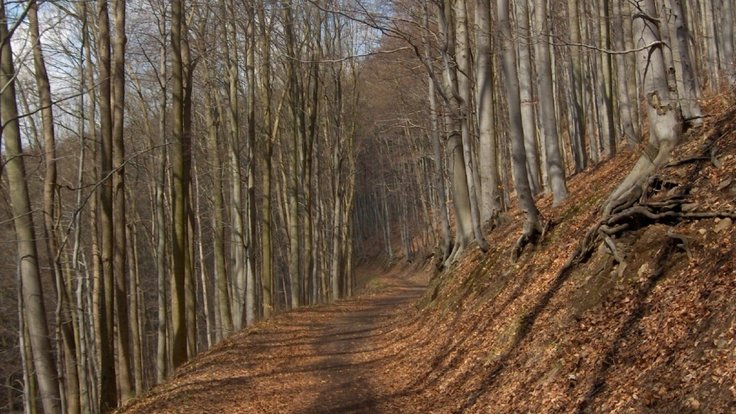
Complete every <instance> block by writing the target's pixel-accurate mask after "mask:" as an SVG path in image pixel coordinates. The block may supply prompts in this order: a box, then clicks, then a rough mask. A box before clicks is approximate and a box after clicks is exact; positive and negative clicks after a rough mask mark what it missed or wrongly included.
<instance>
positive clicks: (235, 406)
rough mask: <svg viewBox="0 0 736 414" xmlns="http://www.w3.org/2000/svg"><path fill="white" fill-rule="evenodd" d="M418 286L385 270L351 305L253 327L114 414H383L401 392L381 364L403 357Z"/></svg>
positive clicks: (420, 278)
mask: <svg viewBox="0 0 736 414" xmlns="http://www.w3.org/2000/svg"><path fill="white" fill-rule="evenodd" d="M426 279H427V274H426V272H423V271H417V270H416V269H413V268H411V269H409V268H392V269H390V270H389V271H387V272H386V273H383V274H379V275H378V276H376V277H374V278H372V279H371V280H370V281H369V283H368V288H367V289H365V291H364V292H362V293H360V294H358V295H356V296H354V297H352V298H348V299H345V300H341V301H339V302H337V303H335V304H331V305H319V306H313V307H306V308H301V309H298V310H295V311H292V312H288V313H285V314H282V315H280V316H278V317H277V318H275V319H274V320H272V321H268V322H264V323H260V324H258V325H256V326H255V327H253V328H250V329H248V330H245V331H242V332H240V333H238V334H236V335H233V336H232V337H230V338H228V339H227V340H225V341H224V342H223V343H222V344H220V345H218V346H216V347H215V348H214V349H213V350H211V351H209V352H206V353H204V354H203V355H201V356H199V357H198V358H196V359H195V360H193V361H192V362H190V363H189V364H187V365H185V366H184V367H183V368H182V369H181V370H179V371H178V372H177V374H176V376H175V377H174V378H172V379H171V380H170V381H168V382H166V383H165V384H163V385H161V386H159V387H156V388H154V389H153V390H151V392H150V393H148V394H147V395H146V396H144V397H142V398H139V399H137V400H135V402H134V403H133V404H132V405H129V406H126V407H124V409H123V410H121V412H124V413H154V412H156V413H161V412H182V413H194V412H197V413H270V412H272V413H276V412H278V413H287V412H288V413H338V412H340V413H343V412H366V413H367V412H371V413H376V412H382V411H383V410H382V409H381V407H385V406H386V404H387V403H388V404H390V403H389V402H388V401H386V400H387V399H389V398H390V397H391V396H392V395H396V391H395V390H396V388H395V387H397V386H401V385H402V384H401V380H397V378H396V375H395V374H397V373H396V372H393V371H391V372H386V366H387V365H386V360H388V359H391V358H396V357H399V356H400V355H401V354H402V353H404V352H408V350H407V349H406V348H407V346H406V344H405V342H406V341H404V339H406V338H405V337H404V336H403V335H404V333H405V329H404V328H406V327H407V325H410V324H411V322H412V321H413V320H414V318H412V315H416V310H415V306H414V303H415V302H416V300H417V299H418V298H419V297H420V296H421V294H422V293H423V292H424V290H425V288H426V282H427V280H426ZM404 385H406V384H404ZM402 388H403V387H402Z"/></svg>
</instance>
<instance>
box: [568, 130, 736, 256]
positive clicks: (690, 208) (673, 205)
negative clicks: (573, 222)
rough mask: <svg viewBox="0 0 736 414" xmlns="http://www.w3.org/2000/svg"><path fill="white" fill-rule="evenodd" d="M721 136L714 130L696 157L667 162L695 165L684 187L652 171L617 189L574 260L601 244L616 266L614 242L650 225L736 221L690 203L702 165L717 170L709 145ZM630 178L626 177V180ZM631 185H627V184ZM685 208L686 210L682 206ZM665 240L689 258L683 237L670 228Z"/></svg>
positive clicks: (734, 215)
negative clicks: (692, 190)
mask: <svg viewBox="0 0 736 414" xmlns="http://www.w3.org/2000/svg"><path fill="white" fill-rule="evenodd" d="M721 136H722V131H721V130H720V128H717V129H716V130H714V131H713V132H712V133H711V134H710V136H709V137H708V139H707V140H706V141H705V143H704V145H703V147H702V149H701V151H700V155H696V156H690V157H687V158H683V159H681V160H677V161H673V162H670V163H668V164H666V165H664V166H663V168H670V167H675V166H679V165H685V164H691V163H695V164H696V168H695V169H693V170H692V171H691V172H690V174H689V176H688V178H687V180H686V181H687V183H688V184H684V185H683V184H679V183H677V182H673V181H669V180H666V179H664V178H662V177H661V176H660V175H658V174H656V173H655V172H656V170H655V169H652V170H651V171H650V172H649V174H647V175H641V176H639V177H638V178H637V179H636V180H635V184H631V185H629V186H628V187H626V186H623V185H622V186H620V187H619V188H618V189H617V190H616V191H615V192H614V194H612V196H611V198H609V200H608V202H607V203H606V206H605V208H604V215H603V218H602V219H601V220H600V221H599V222H598V223H596V224H595V225H594V226H592V227H591V228H590V230H589V231H588V233H587V234H586V236H585V238H584V239H583V241H582V242H581V249H579V251H578V252H577V254H578V255H579V256H580V257H579V258H578V260H580V261H583V260H585V259H586V257H583V256H589V255H590V252H592V251H593V248H594V247H595V246H597V245H600V244H601V243H603V244H605V246H606V248H607V249H608V251H609V252H610V253H611V254H612V256H613V257H614V260H616V262H618V263H621V264H623V263H624V259H623V257H621V255H620V254H619V252H618V250H617V249H616V243H615V239H616V238H617V237H620V236H621V235H623V234H624V233H627V232H631V231H635V230H638V229H641V228H643V227H646V226H649V225H652V224H666V225H670V226H674V225H676V224H678V223H680V222H682V221H692V220H704V219H711V218H731V219H736V211H697V210H698V207H699V206H698V205H697V204H694V203H693V202H691V199H690V191H691V186H690V184H689V183H690V182H692V181H693V180H694V179H695V178H696V176H697V174H698V173H699V172H700V171H701V170H702V168H703V166H704V164H705V163H707V162H710V163H712V164H713V165H714V166H716V167H718V165H719V161H718V159H717V153H716V150H715V147H714V146H713V144H714V143H715V141H716V140H717V139H718V138H720V137H721ZM630 178H631V176H630V177H627V180H629V179H630ZM630 182H631V181H630ZM686 205H687V206H686ZM667 235H668V237H670V238H671V239H674V240H673V241H679V242H680V243H679V244H678V246H680V247H682V248H683V249H684V250H685V252H686V253H687V254H688V256H690V251H689V250H688V243H687V236H683V235H679V234H676V233H673V231H672V228H670V230H669V231H668V233H667Z"/></svg>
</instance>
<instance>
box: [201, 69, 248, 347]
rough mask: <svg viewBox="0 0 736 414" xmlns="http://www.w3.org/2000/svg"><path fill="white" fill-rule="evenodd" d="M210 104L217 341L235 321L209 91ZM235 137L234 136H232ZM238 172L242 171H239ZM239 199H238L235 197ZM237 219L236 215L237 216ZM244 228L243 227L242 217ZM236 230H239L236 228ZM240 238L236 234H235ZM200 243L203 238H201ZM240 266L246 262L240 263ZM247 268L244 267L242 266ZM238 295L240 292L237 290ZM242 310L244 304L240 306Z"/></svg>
mask: <svg viewBox="0 0 736 414" xmlns="http://www.w3.org/2000/svg"><path fill="white" fill-rule="evenodd" d="M205 71H206V73H207V75H206V76H207V78H208V83H209V85H210V90H214V91H215V93H217V88H216V86H215V85H214V82H213V80H212V79H211V78H210V70H209V68H207V64H205ZM206 101H207V106H208V107H209V108H212V109H211V110H209V111H205V119H206V122H207V156H208V157H209V163H210V170H211V171H212V180H213V184H212V186H213V195H212V198H213V200H214V205H213V209H214V211H213V213H212V243H213V254H214V257H215V299H216V301H215V303H216V304H217V313H218V315H219V318H218V319H219V321H220V324H219V325H218V326H217V328H216V331H217V332H216V338H217V339H218V340H220V339H223V338H227V337H228V336H230V334H232V332H233V320H232V316H231V314H230V302H229V298H230V296H229V293H228V277H227V269H226V266H225V217H224V215H223V212H224V209H225V205H224V204H225V203H224V201H223V196H222V170H221V168H220V166H221V165H222V161H221V160H220V156H219V154H220V152H219V149H218V146H217V142H218V141H219V139H218V133H217V131H218V127H219V123H220V120H219V111H218V110H217V108H219V107H220V105H216V104H215V103H214V102H213V99H212V98H211V96H210V94H207V96H206ZM231 139H232V137H231ZM231 167H232V168H240V167H239V166H238V165H237V164H235V165H232V166H231ZM238 175H239V174H238ZM235 185H237V186H238V187H240V182H237V183H233V186H235ZM236 202H239V200H236ZM233 214H234V215H235V216H236V217H239V216H240V209H239V208H236V209H234V211H233ZM235 219H236V220H237V218H235ZM240 221H241V230H242V220H240ZM234 231H237V230H235V229H234ZM236 237H237V236H236ZM200 243H201V241H200ZM233 248H234V249H239V248H240V247H239V245H238V244H236V245H235V246H233ZM240 265H241V266H243V265H244V263H241V264H240ZM236 270H240V269H237V266H236ZM243 270H244V269H243ZM236 296H237V293H236ZM239 311H240V312H242V306H241V307H240V309H239Z"/></svg>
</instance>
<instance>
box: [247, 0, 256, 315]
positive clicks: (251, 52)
mask: <svg viewBox="0 0 736 414" xmlns="http://www.w3.org/2000/svg"><path fill="white" fill-rule="evenodd" d="M248 14H249V15H248V18H249V23H248V29H247V37H248V38H249V40H248V46H247V51H246V77H247V81H248V85H249V86H250V89H249V91H248V167H247V171H248V172H247V174H248V194H247V195H246V198H247V200H246V208H247V217H248V223H247V228H248V235H247V240H248V247H247V250H246V255H247V257H246V260H247V263H246V266H247V275H246V286H245V324H246V326H250V325H252V324H253V323H254V322H255V320H256V317H257V314H258V311H257V309H258V307H257V303H256V297H257V296H256V265H255V264H256V246H255V244H256V241H257V239H258V237H257V235H256V227H257V222H256V189H255V186H256V184H255V183H256V181H255V166H256V161H255V154H256V152H255V146H256V87H255V85H256V75H255V65H256V60H255V49H256V40H255V33H256V29H255V11H254V10H253V9H252V8H251V9H249V10H248Z"/></svg>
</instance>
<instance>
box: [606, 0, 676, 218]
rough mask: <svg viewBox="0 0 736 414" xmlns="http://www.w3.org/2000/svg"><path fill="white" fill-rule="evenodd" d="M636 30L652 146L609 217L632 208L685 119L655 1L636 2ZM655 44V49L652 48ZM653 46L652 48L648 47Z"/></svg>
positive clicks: (612, 200)
mask: <svg viewBox="0 0 736 414" xmlns="http://www.w3.org/2000/svg"><path fill="white" fill-rule="evenodd" d="M633 7H634V14H633V16H632V17H633V19H634V22H633V29H634V39H636V47H637V48H638V49H641V50H640V51H639V52H637V54H636V56H637V62H636V67H637V70H638V72H639V76H640V78H641V79H643V84H642V89H643V92H644V95H645V98H646V102H645V104H646V106H647V115H648V117H649V125H650V127H649V144H648V145H647V147H646V148H645V150H644V153H643V154H642V155H641V157H640V158H639V160H638V161H637V163H636V165H635V166H634V168H633V169H632V170H631V172H630V173H629V175H628V176H627V177H626V178H625V179H624V181H623V182H622V183H621V184H620V185H619V186H618V187H617V188H616V190H614V192H613V193H612V194H611V196H610V197H609V199H608V201H607V203H606V206H605V208H604V213H605V214H610V213H612V212H614V211H616V209H619V208H621V207H625V206H628V205H627V203H629V202H630V200H631V199H632V197H629V196H630V195H631V194H632V193H635V192H636V191H637V190H638V189H639V187H640V185H641V184H642V182H644V181H646V180H647V179H648V177H649V176H650V175H651V174H652V172H653V171H654V170H655V169H656V168H657V167H659V166H661V165H662V164H664V163H665V162H666V161H667V160H668V158H669V155H670V152H671V151H672V148H674V146H675V145H677V143H678V141H679V140H680V135H681V134H682V117H681V116H680V108H679V106H678V104H677V101H676V99H673V98H672V97H671V96H670V91H669V86H668V82H667V68H666V66H665V62H664V56H663V53H662V49H661V48H662V47H663V45H661V44H660V43H659V40H660V37H659V29H658V27H657V21H658V20H657V9H656V7H655V5H654V0H636V1H634V5H633ZM650 45H651V46H650ZM647 46H649V47H647Z"/></svg>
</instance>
